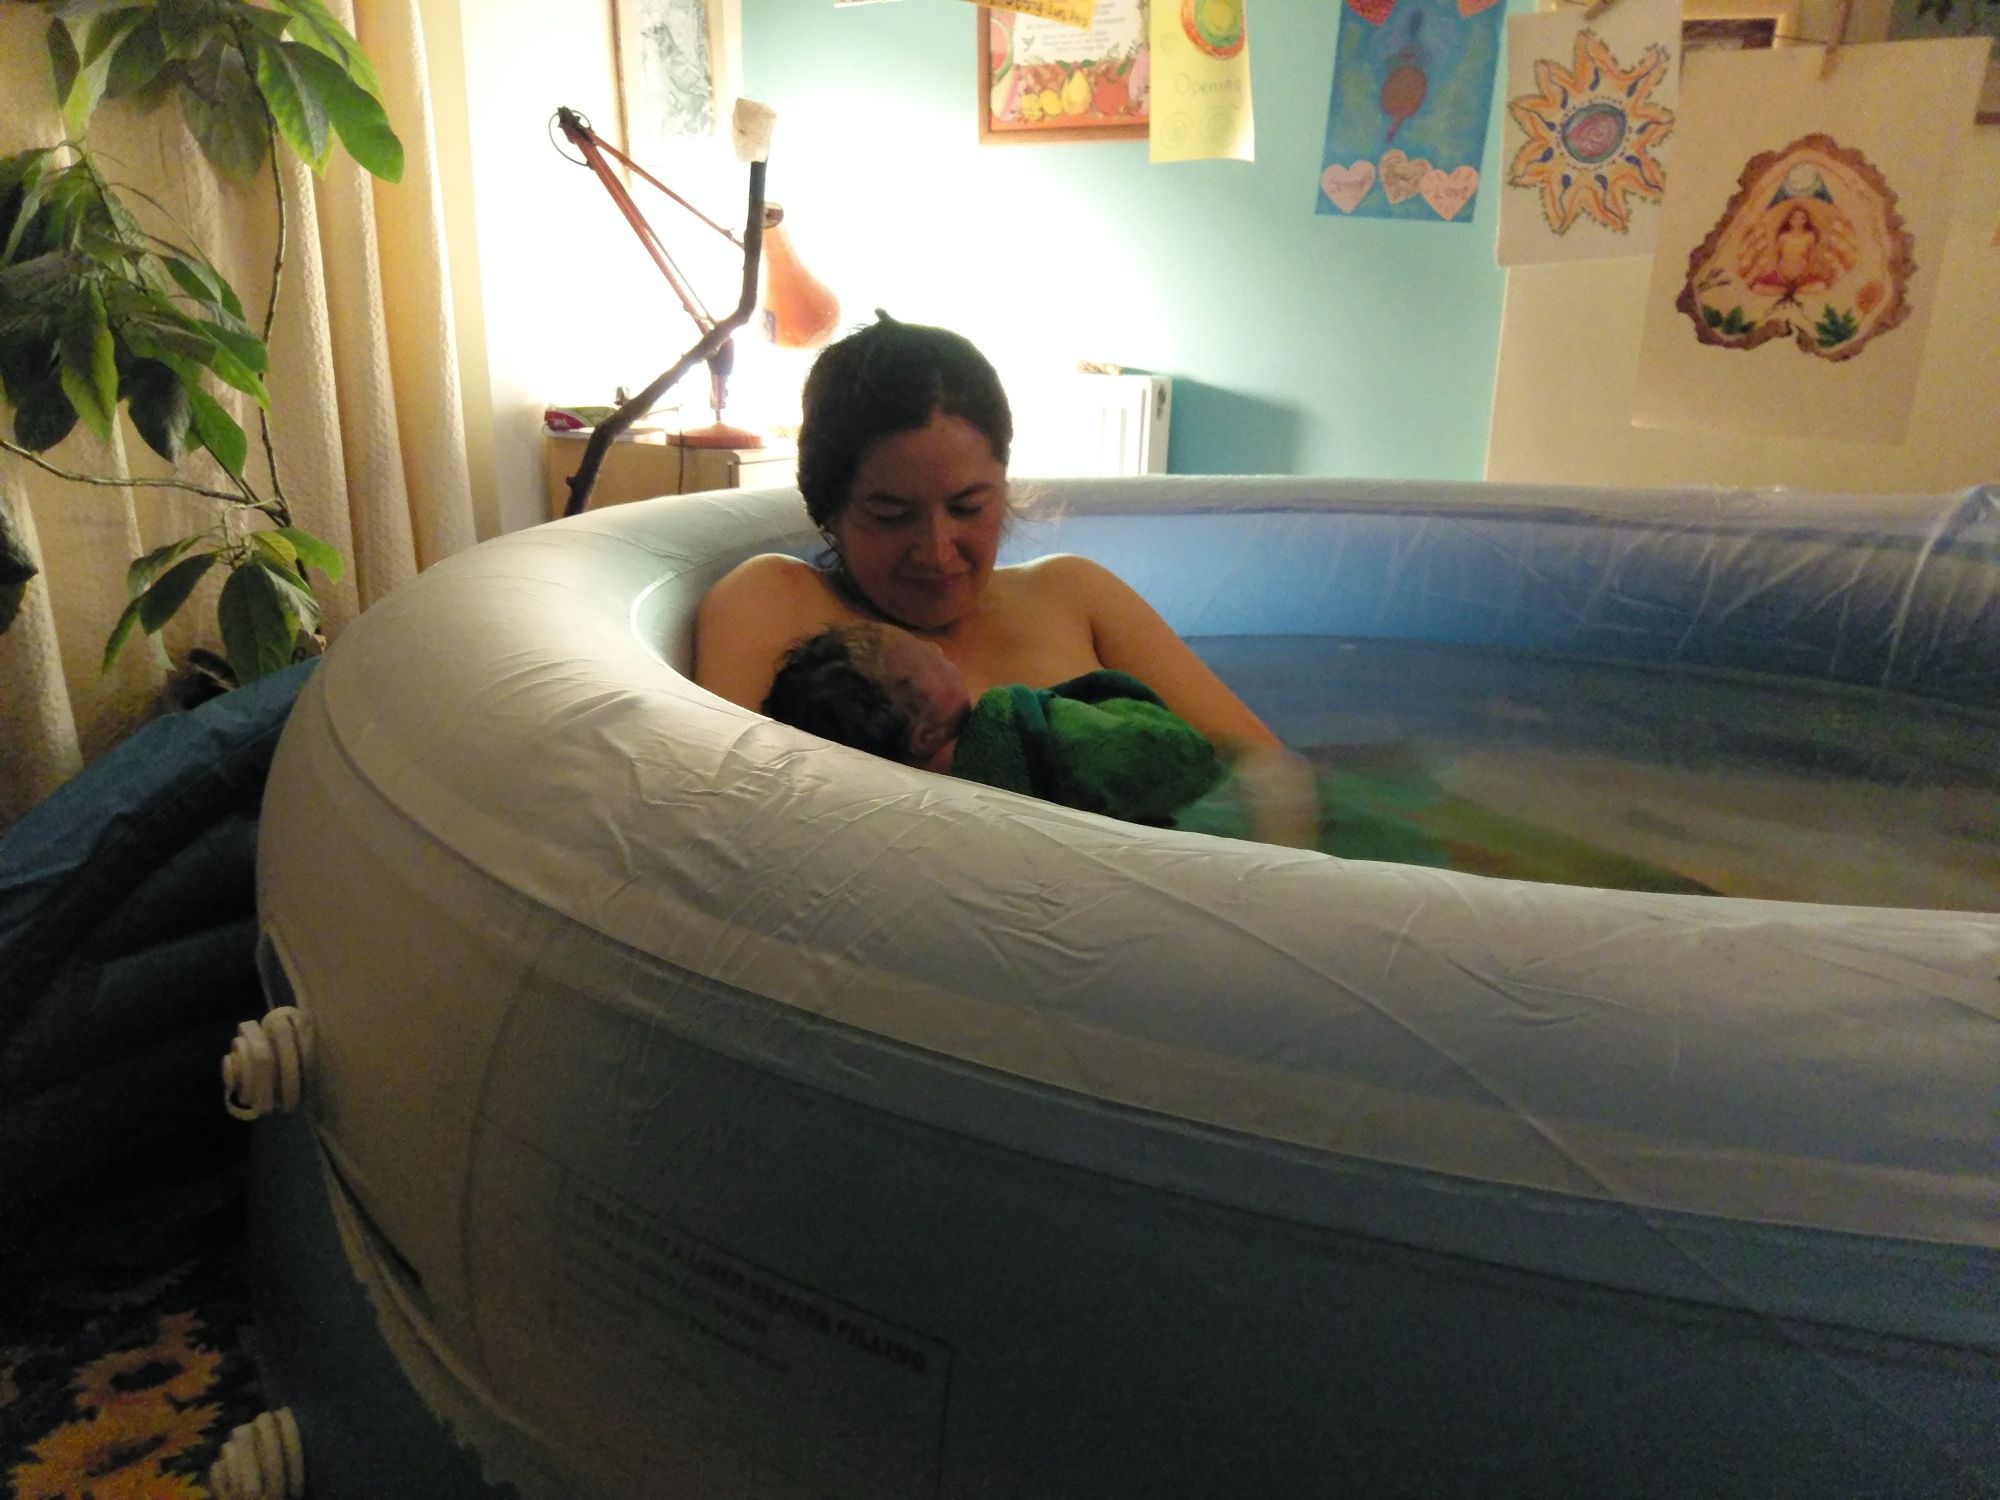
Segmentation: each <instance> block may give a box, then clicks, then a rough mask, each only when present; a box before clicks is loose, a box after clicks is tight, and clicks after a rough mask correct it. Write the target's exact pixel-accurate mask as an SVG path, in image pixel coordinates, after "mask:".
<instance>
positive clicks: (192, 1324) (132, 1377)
mask: <svg viewBox="0 0 2000 1500" xmlns="http://www.w3.org/2000/svg"><path fill="white" fill-rule="evenodd" d="M107 1201H108V1202H112V1203H115V1204H116V1207H115V1209H112V1210H110V1211H106V1212H103V1213H100V1214H99V1215H98V1216H97V1217H96V1222H94V1223H90V1224H87V1225H84V1226H81V1227H78V1228H76V1229H74V1230H71V1231H69V1232H66V1233H64V1234H63V1235H62V1236H60V1237H59V1238H60V1243H61V1248H60V1250H59V1251H58V1250H55V1249H53V1248H52V1249H51V1250H49V1251H47V1252H44V1258H43V1263H41V1264H23V1263H22V1262H21V1260H20V1259H18V1258H15V1257H11V1256H10V1261H12V1264H10V1266H9V1271H8V1275H7V1278H6V1281H7V1290H6V1296H5V1300H4V1302H0V1481H4V1482H0V1494H4V1495H6V1496H9V1497H10V1500H203V1497H206V1496H208V1495H209V1494H210V1490H209V1487H208V1482H207V1474H208V1468H209V1465H210V1464H211V1463H213V1462H214V1461H215V1457H216V1454H217V1452H218V1451H219V1450H220V1448H221V1446H222V1443H223V1442H224V1440H225V1439H227V1438H228V1436H229V1433H230V1430H231V1429H232V1428H234V1427H236V1426H238V1425H239V1424H241V1423H244V1422H248V1421H249V1420H250V1419H251V1418H252V1417H254V1416H255V1415H256V1414H257V1413H258V1412H260V1411H262V1410H263V1409H264V1406H265V1398H264V1392H263V1386H262V1382H261V1379H260V1376H259V1373H258V1370H257V1366H256V1364H255V1362H254V1360H253V1358H252V1357H251V1351H250V1349H249V1347H248V1335H249V1332H250V1321H249V1307H248V1300H247V1293H246V1286H245V1281H244V1268H243V1259H242V1243H243V1201H244V1185H243V1168H242V1164H241V1162H240V1160H231V1161H227V1162H224V1163H222V1164H220V1165H216V1164H213V1163H211V1164H208V1165H206V1167H205V1168H198V1169H194V1170H190V1171H188V1172H186V1173H185V1174H184V1175H182V1176H180V1177H178V1178H174V1177H171V1176H169V1177H168V1178H167V1180H164V1181H156V1182H154V1183H151V1184H149V1185H146V1186H143V1187H139V1188H136V1189H132V1188H128V1189H125V1190H121V1191H117V1192H114V1193H108V1194H107ZM52 1238H54V1237H52Z"/></svg>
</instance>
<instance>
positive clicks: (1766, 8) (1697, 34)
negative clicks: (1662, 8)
mask: <svg viewBox="0 0 2000 1500" xmlns="http://www.w3.org/2000/svg"><path fill="white" fill-rule="evenodd" d="M1798 34H1799V0H1686V3H1684V4H1683V5H1682V6H1681V56H1682V57H1683V58H1685V57H1686V56H1687V55H1688V54H1689V53H1690V52H1721V51H1727V52H1749V51H1754V50H1756V49H1758V48H1760V47H1785V46H1790V45H1791V44H1792V43H1793V42H1795V41H1796V40H1797V38H1798Z"/></svg>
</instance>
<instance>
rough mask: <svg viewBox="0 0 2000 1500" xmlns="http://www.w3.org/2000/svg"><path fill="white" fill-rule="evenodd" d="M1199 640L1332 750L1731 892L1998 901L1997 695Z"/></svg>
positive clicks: (1289, 738) (1440, 649)
mask: <svg viewBox="0 0 2000 1500" xmlns="http://www.w3.org/2000/svg"><path fill="white" fill-rule="evenodd" d="M1191 644H1192V645H1193V646H1194V647H1195V649H1196V650H1197V651H1198V652H1199V653H1200V655H1201V656H1202V658H1203V659H1204V660H1205V661H1207V662H1208V664H1209V665H1210V666H1211V667H1213V668H1214V669H1215V670H1216V671H1217V672H1218V673H1219V674H1220V675H1221V676H1222V677H1223V679H1224V680H1225V681H1227V682H1228V683H1229V684H1230V686H1231V687H1233V688H1234V689H1235V690H1236V691H1237V692H1238V693H1239V694H1241V695H1242V697H1243V699H1244V701H1245V702H1247V703H1248V704H1249V705H1250V707H1251V708H1252V709H1253V710H1254V711H1255V712H1256V713H1257V714H1258V715H1259V716H1260V717H1261V718H1263V720H1264V721H1265V722H1266V723H1267V724H1269V725H1270V726H1271V727H1272V729H1273V730H1275V731H1276V732H1277V734H1278V735H1279V736H1280V737H1281V738H1283V739H1284V740H1285V742H1286V743H1287V744H1289V745H1292V746H1294V747H1295V748H1297V749H1300V750H1302V751H1304V752H1306V753H1307V754H1309V755H1310V756H1311V757H1312V758H1313V759H1314V760H1315V761H1317V762H1319V763H1320V764H1322V765H1325V766H1329V767H1348V768H1353V769H1368V768H1369V767H1370V766H1371V765H1375V764H1383V763H1388V762H1398V763H1404V764H1407V763H1409V762H1410V761H1412V760H1414V762H1415V763H1416V764H1417V765H1419V766H1421V768H1422V769H1423V770H1424V771H1426V772H1428V773H1429V774H1430V775H1431V776H1433V777H1435V778H1436V780H1437V781H1438V782H1439V783H1441V784H1442V785H1443V786H1444V787H1445V788H1446V789H1447V790H1449V791H1451V792H1455V793H1457V794H1458V795H1460V796H1463V797H1467V798H1470V799H1472V800H1474V801H1477V802H1480V803H1482V804H1484V805H1486V806H1488V807H1490V808H1492V809H1494V810H1495V811H1498V812H1503V813H1505V814H1507V815H1509V816H1511V817H1515V818H1521V819H1524V820H1527V821H1530V822H1533V823H1536V824H1538V825H1540V826H1542V827H1545V828H1549V829H1552V830H1555V831H1558V832H1562V833H1567V834H1570V835H1572V836H1574V837H1577V838H1582V839H1588V840H1590V841H1591V842H1593V843H1596V844H1598V845H1601V846H1603V847H1605V848H1608V849H1612V850H1615V851H1616V852H1618V853H1621V854H1627V855H1630V856H1632V857H1634V858H1637V859H1642V860H1646V861H1649V862H1651V863H1654V864H1658V865H1663V866H1666V867H1668V868H1670V869H1673V870H1677V871H1679V872H1681V873H1682V874H1686V875H1690V876H1693V877H1694V878H1696V879H1698V880H1701V881H1704V882H1706V883H1707V884H1708V885H1710V886H1712V887H1714V888H1715V889H1717V890H1719V891H1721V892H1723V893H1724V894H1727V895H1734V896H1757V897H1770V898H1775V899H1781V900H1790V901H1818V902H1827V903H1832V904H1837V905H1865V906H1911V907H1933V908H1939V909H1946V910H1972V911H2000V711H1992V710H1983V709H1972V708H1965V707H1960V706H1956V705H1952V704H1947V703H1939V702H1935V701H1931V700H1927V699H1921V698H1912V697H1907V696H1903V695H1899V694H1894V693H1886V692H1880V691H1875V690H1871V689H1867V688H1857V687H1849V686H1844V685H1840V684H1832V683H1822V682H1809V681H1804V680H1801V679H1797V678H1789V677H1785V678H1780V677H1764V676H1755V675H1751V674H1746V673H1735V672H1728V673H1724V672H1704V671H1699V670H1695V671H1690V670H1687V669H1683V668H1666V667H1657V666H1646V665H1633V664H1624V663H1607V662H1599V661H1590V660H1584V659H1578V658H1568V657H1560V656H1551V655H1546V654H1537V653H1531V652H1521V651H1508V650H1499V649H1493V648H1486V647H1468V646H1457V645H1434V644H1428V643H1412V642H1401V641H1368V640H1349V639H1341V638H1328V637H1314V636H1258V637H1252V636H1241V637H1209V638H1205V639H1198V640H1195V641H1193V642H1192V643H1191Z"/></svg>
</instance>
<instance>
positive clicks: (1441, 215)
mask: <svg viewBox="0 0 2000 1500" xmlns="http://www.w3.org/2000/svg"><path fill="white" fill-rule="evenodd" d="M1504 11H1505V7H1503V6H1502V5H1500V3H1499V0H1346V3H1345V4H1344V5H1343V6H1342V8H1341V12H1340V33H1339V37H1338V40H1337V42H1336V44H1335V45H1336V50H1335V53H1334V59H1333V97H1332V100H1331V102H1330V103H1329V104H1328V106H1327V116H1326V147H1325V150H1324V151H1323V152H1322V153H1321V157H1320V178H1319V193H1318V196H1317V198H1316V200H1315V202H1314V205H1313V206H1314V209H1315V211H1316V212H1319V213H1322V214H1334V215H1340V216H1345V217H1350V218H1357V219H1415V220H1418V221H1420V222H1425V223H1434V224H1435V223H1447V224H1454V223H1455V224H1465V223H1469V222H1471V219H1472V214H1473V200H1474V198H1475V197H1476V196H1477V194H1478V192H1479V161H1480V158H1481V157H1482V156H1483V155H1484V154H1485V151H1486V119H1487V114H1488V112H1489V110H1490V109H1491V107H1492V103H1493V82H1494V77H1495V75H1496V74H1497V73H1498V71H1499V67H1500V22H1501V20H1502V19H1503V18H1504Z"/></svg>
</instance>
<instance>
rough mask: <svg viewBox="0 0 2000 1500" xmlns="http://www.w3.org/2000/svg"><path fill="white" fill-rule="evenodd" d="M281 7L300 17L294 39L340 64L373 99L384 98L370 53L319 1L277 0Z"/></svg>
mask: <svg viewBox="0 0 2000 1500" xmlns="http://www.w3.org/2000/svg"><path fill="white" fill-rule="evenodd" d="M278 4H279V5H280V6H282V7H283V8H284V9H285V10H288V11H290V12H291V13H292V14H293V15H295V16H297V17H298V18H299V20H300V22H301V25H300V26H299V27H297V28H296V29H295V30H294V31H293V33H292V34H293V35H294V36H296V37H297V38H298V39H299V40H300V41H301V42H302V43H304V44H305V45H306V46H308V47H310V48H312V50H313V51H315V52H317V53H319V54H320V55H321V56H323V57H327V58H330V59H332V60H333V61H334V62H336V63H339V64H340V65H341V69H342V71H343V72H345V73H346V74H347V76H348V77H349V78H351V79H353V80H354V82H355V84H356V85H357V86H358V87H360V88H361V89H362V90H363V91H364V92H365V93H367V94H368V95H369V96H370V97H371V98H375V99H380V98H381V97H382V83H381V80H380V79H378V78H377V77H376V76H375V69H374V67H373V66H372V65H371V64H370V63H369V61H368V54H367V53H365V52H363V51H362V50H361V44H360V43H359V42H357V41H355V39H354V37H353V35H352V33H350V32H349V31H348V29H347V28H346V27H345V26H343V25H341V24H340V22H339V20H338V19H337V18H336V17H335V16H334V14H333V12H332V11H330V10H328V9H327V8H326V7H325V6H324V5H322V4H321V3H320V0H278Z"/></svg>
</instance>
